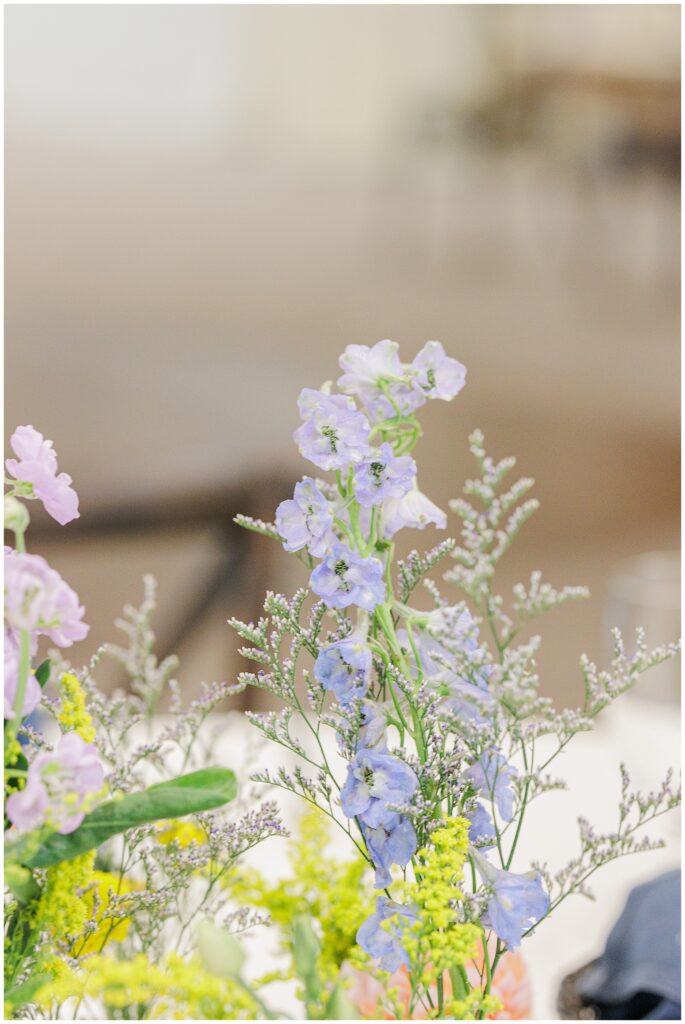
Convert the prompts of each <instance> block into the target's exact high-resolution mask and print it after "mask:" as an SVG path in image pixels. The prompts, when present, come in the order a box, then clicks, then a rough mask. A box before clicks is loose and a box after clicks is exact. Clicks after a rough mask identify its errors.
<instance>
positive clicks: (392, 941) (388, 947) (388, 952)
mask: <svg viewBox="0 0 685 1024" xmlns="http://www.w3.org/2000/svg"><path fill="white" fill-rule="evenodd" d="M392 919H394V921H393V920H392ZM416 920H417V914H416V911H414V910H413V909H412V908H411V907H404V906H402V904H401V903H395V901H394V900H390V899H388V897H387V896H379V897H378V899H377V900H376V911H375V913H374V914H372V915H371V916H370V917H367V919H366V921H364V923H363V925H362V926H361V927H360V929H359V931H358V932H357V942H358V943H359V945H360V946H361V948H362V949H363V950H364V952H365V953H368V954H369V956H372V957H374V958H375V959H377V960H378V961H379V966H380V968H381V970H383V971H388V972H389V973H391V974H392V973H394V972H395V971H397V970H399V968H400V967H401V966H402V965H403V964H404V966H405V967H406V968H409V966H410V964H409V956H408V954H407V951H406V950H405V948H404V946H403V945H402V933H403V926H406V925H407V924H411V923H413V922H414V921H416ZM385 922H392V923H389V924H386V926H385V927H383V925H384V923H385Z"/></svg>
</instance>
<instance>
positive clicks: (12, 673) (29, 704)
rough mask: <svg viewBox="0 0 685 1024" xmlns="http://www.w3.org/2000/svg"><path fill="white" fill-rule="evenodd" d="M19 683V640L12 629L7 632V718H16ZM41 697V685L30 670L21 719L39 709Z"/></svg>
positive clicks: (33, 648)
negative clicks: (15, 709)
mask: <svg viewBox="0 0 685 1024" xmlns="http://www.w3.org/2000/svg"><path fill="white" fill-rule="evenodd" d="M36 646H37V645H36V641H35V638H34V637H33V636H32V637H31V653H32V654H33V653H34V652H35V648H36ZM18 682H19V638H18V637H17V635H16V633H15V632H13V631H12V630H10V629H6V630H5V718H14V702H15V700H16V696H17V683H18ZM40 697H41V688H40V683H39V682H38V680H37V679H36V677H35V676H34V674H33V672H32V671H31V670H30V669H29V674H28V678H27V680H26V689H25V691H24V706H23V708H22V709H21V717H22V718H26V717H27V715H30V714H31V712H32V711H33V710H34V709H35V708H36V707H38V705H39V703H40Z"/></svg>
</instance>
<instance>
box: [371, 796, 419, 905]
mask: <svg viewBox="0 0 685 1024" xmlns="http://www.w3.org/2000/svg"><path fill="white" fill-rule="evenodd" d="M362 832H363V833H364V839H365V840H366V846H367V849H368V851H369V853H370V854H371V859H372V860H373V865H374V867H375V869H376V884H375V888H376V889H385V888H386V887H387V886H389V885H390V883H391V882H392V875H391V874H390V868H391V867H392V865H393V864H399V866H400V867H401V868H404V867H406V866H407V864H408V863H409V861H410V860H411V858H412V856H413V854H414V853H416V832H415V831H414V826H413V825H412V823H411V822H410V821H409V818H407V817H406V816H405V815H403V814H396V815H395V816H394V818H392V819H390V820H388V821H387V822H386V823H385V824H384V825H379V826H378V828H366V827H365V826H362Z"/></svg>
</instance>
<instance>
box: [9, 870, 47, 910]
mask: <svg viewBox="0 0 685 1024" xmlns="http://www.w3.org/2000/svg"><path fill="white" fill-rule="evenodd" d="M5 885H6V886H7V888H8V889H9V890H10V892H11V893H12V895H13V896H15V897H16V899H17V900H18V901H19V903H30V902H31V900H33V899H35V898H36V897H37V896H39V895H40V886H39V885H38V883H37V882H36V880H35V878H34V877H33V875H32V874H31V872H30V871H29V869H28V868H23V867H22V866H21V865H20V864H13V863H11V862H10V863H9V864H6V865H5Z"/></svg>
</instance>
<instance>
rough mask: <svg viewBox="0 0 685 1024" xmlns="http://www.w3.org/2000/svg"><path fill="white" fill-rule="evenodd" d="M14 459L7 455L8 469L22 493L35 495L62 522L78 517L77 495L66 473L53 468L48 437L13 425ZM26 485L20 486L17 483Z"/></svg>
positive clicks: (55, 463) (53, 460)
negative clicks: (14, 427) (15, 427)
mask: <svg viewBox="0 0 685 1024" xmlns="http://www.w3.org/2000/svg"><path fill="white" fill-rule="evenodd" d="M10 445H11V446H12V450H13V452H14V454H15V455H16V456H17V458H16V459H7V460H6V462H5V466H6V467H7V471H8V473H10V474H11V476H13V477H14V478H15V480H17V481H18V483H19V489H20V490H21V492H22V493H23V494H24V496H25V497H29V498H38V499H39V500H40V501H41V502H42V503H43V505H44V507H45V510H46V511H47V512H48V513H49V514H50V515H51V516H52V518H53V519H56V520H57V522H58V523H60V524H61V525H62V526H64V525H65V524H66V523H69V522H71V520H72V519H78V515H79V510H78V495H77V493H76V491H75V490H74V488H73V487H72V486H71V477H70V476H69V475H68V474H67V473H58V472H57V453H56V452H55V450H54V448H53V446H52V441H46V440H45V438H44V437H43V435H42V434H41V433H40V432H39V431H38V430H36V429H35V428H34V427H32V426H31V425H30V424H29V425H28V426H23V427H17V429H16V430H15V431H14V433H13V434H12V437H11V438H10ZM22 484H24V485H30V487H24V488H22V487H21V485H22Z"/></svg>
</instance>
